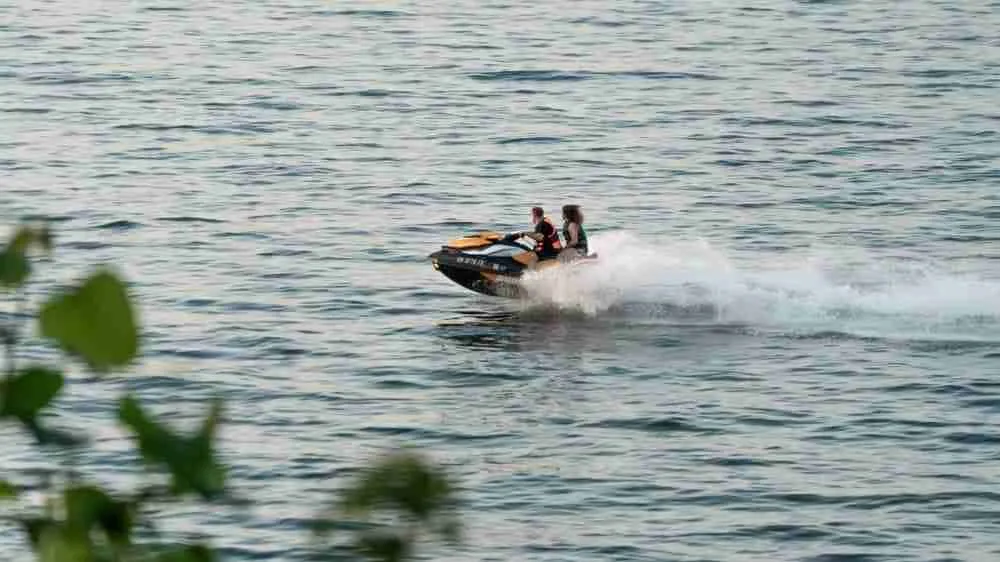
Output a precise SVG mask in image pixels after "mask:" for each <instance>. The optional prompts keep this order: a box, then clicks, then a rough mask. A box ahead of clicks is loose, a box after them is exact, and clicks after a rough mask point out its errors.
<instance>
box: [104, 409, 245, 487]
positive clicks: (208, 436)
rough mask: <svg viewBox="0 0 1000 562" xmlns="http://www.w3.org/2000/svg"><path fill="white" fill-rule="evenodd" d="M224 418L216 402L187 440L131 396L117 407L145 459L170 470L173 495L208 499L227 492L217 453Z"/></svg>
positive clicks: (224, 474)
mask: <svg viewBox="0 0 1000 562" xmlns="http://www.w3.org/2000/svg"><path fill="white" fill-rule="evenodd" d="M221 415H222V403H221V401H219V400H215V401H214V402H213V404H212V408H211V410H210V411H209V414H208V416H207V418H206V419H205V422H204V423H203V424H202V427H201V429H200V430H199V431H198V432H197V433H196V434H195V435H194V436H193V437H185V436H181V435H176V434H175V433H174V432H173V431H171V430H170V429H169V428H168V427H166V426H165V425H163V424H160V423H159V422H157V421H156V420H154V419H153V418H152V417H151V416H150V415H149V414H147V413H146V411H145V410H144V409H143V408H142V406H141V405H140V404H139V402H138V401H137V400H136V399H135V398H134V397H132V396H125V397H124V398H122V400H121V402H120V403H119V406H118V419H119V420H121V422H122V423H123V424H125V425H126V426H127V427H129V428H130V429H131V430H132V431H133V432H134V433H135V435H136V438H137V440H138V442H139V451H140V452H141V453H142V457H143V459H145V460H146V461H147V462H149V463H151V464H158V465H161V466H163V467H164V468H166V469H167V470H169V471H170V474H171V476H172V489H173V492H174V493H175V494H176V495H178V496H182V495H185V494H187V493H192V492H193V493H196V494H198V495H200V496H201V497H202V498H204V499H207V500H212V499H218V498H220V497H221V496H222V495H223V494H224V493H225V479H226V473H225V469H224V468H223V467H222V466H221V465H220V464H219V463H218V462H217V460H216V458H215V451H214V447H215V433H216V429H217V427H218V424H219V419H220V418H221Z"/></svg>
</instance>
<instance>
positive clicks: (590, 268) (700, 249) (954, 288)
mask: <svg viewBox="0 0 1000 562" xmlns="http://www.w3.org/2000/svg"><path fill="white" fill-rule="evenodd" d="M592 246H593V251H596V252H597V253H598V254H599V256H600V259H599V260H598V261H596V262H594V263H588V264H585V265H583V264H581V265H579V266H576V267H573V268H558V269H553V270H547V271H543V272H540V273H534V274H529V275H528V276H526V277H525V279H524V280H523V284H524V287H525V288H526V289H527V293H528V296H527V297H526V298H525V299H524V300H523V301H522V305H523V306H525V307H527V308H534V307H540V306H541V307H545V306H555V307H558V308H560V309H564V310H575V311H581V312H584V313H586V314H590V315H597V314H601V313H603V312H606V311H608V310H610V309H618V308H621V307H627V309H628V310H629V311H630V313H655V314H663V313H664V311H666V313H667V314H671V315H675V316H676V315H683V316H684V317H686V318H691V316H692V313H694V317H695V318H698V319H700V320H703V321H704V320H709V321H713V322H736V323H747V324H750V325H754V326H758V327H761V328H772V329H788V330H794V331H804V332H811V331H839V332H844V333H848V334H853V335H860V336H875V337H888V338H896V337H899V338H930V339H955V338H957V339H962V340H975V341H1000V281H997V280H992V279H989V278H986V277H984V276H982V275H976V274H971V273H964V272H957V271H951V270H949V269H948V268H947V267H946V266H945V265H944V264H939V263H931V262H927V261H920V262H918V261H914V260H903V259H895V260H893V259H886V258H880V257H878V256H871V255H869V254H867V253H866V252H865V251H863V250H861V249H858V248H812V249H810V250H808V251H807V252H795V253H788V254H780V255H776V254H770V255H768V254H762V255H761V256H759V257H758V259H757V260H756V261H754V260H752V259H747V258H743V259H738V258H737V257H735V256H734V255H733V254H732V253H730V252H727V251H726V250H725V249H722V248H718V247H714V246H712V245H710V244H708V243H706V242H704V241H697V240H696V241H667V242H661V243H656V244H653V243H650V242H649V241H646V240H642V239H640V238H638V237H637V236H635V235H634V234H632V233H629V232H612V233H607V234H603V235H597V236H594V237H593V242H592ZM639 311H641V312H639Z"/></svg>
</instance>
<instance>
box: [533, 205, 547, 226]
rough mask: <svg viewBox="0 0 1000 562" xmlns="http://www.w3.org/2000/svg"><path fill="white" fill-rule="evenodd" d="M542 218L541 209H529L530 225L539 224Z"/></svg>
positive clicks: (543, 214) (542, 211)
mask: <svg viewBox="0 0 1000 562" xmlns="http://www.w3.org/2000/svg"><path fill="white" fill-rule="evenodd" d="M543 218H545V209H542V208H541V207H532V208H531V223H532V224H538V223H539V222H541V220H542V219H543Z"/></svg>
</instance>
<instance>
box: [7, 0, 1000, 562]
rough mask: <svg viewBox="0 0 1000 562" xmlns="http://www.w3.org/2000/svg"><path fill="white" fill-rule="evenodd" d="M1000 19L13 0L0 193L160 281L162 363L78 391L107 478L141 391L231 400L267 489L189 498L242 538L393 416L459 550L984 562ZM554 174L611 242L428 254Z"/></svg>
mask: <svg viewBox="0 0 1000 562" xmlns="http://www.w3.org/2000/svg"><path fill="white" fill-rule="evenodd" d="M998 30H1000V4H998V3H997V2H989V1H975V2H972V1H970V2H959V1H957V0H943V1H924V0H915V1H911V2H850V1H843V2H838V1H827V2H820V1H814V2H806V1H803V2H777V1H764V2H756V3H743V4H741V3H738V2H723V1H705V2H694V1H680V2H666V1H664V2H651V1H625V2H596V1H566V0H559V1H553V2H525V1H511V2H505V3H504V2H468V1H462V2H419V3H417V2H412V3H411V2H374V1H373V2H337V1H332V2H319V1H307V0H306V1H301V2H290V1H287V0H284V1H278V0H264V1H249V0H241V1H233V2H195V3H189V2H172V1H169V0H168V1H157V2H69V1H66V0H54V1H40V0H39V1H27V0H24V1H15V2H13V3H11V2H7V3H0V219H2V220H3V222H5V223H7V224H10V223H12V222H14V221H15V220H17V219H19V218H21V217H23V216H26V215H50V216H54V217H55V218H56V219H57V220H58V223H57V227H58V236H59V250H58V253H57V256H56V258H57V259H55V260H54V261H53V263H51V264H46V265H44V266H43V270H44V273H43V275H42V277H43V281H46V282H52V281H58V280H65V279H70V278H73V277H75V276H77V275H80V274H81V273H82V271H83V270H84V268H85V267H86V266H87V265H88V264H93V263H99V262H103V261H106V260H110V261H114V262H115V263H118V264H120V266H121V267H122V269H123V270H124V271H125V272H126V274H127V275H128V277H129V278H130V279H131V280H133V281H134V282H135V290H136V293H137V295H138V296H139V298H140V299H141V302H142V314H143V320H144V325H145V330H146V339H145V356H144V360H143V362H142V364H141V365H139V366H138V368H137V369H136V371H137V372H136V374H135V375H133V376H132V377H131V378H129V379H128V380H127V383H124V382H121V381H110V382H99V383H94V382H88V381H85V380H83V379H80V380H79V381H78V382H77V383H75V384H74V385H73V386H72V392H71V393H69V395H67V396H66V398H65V399H64V400H63V401H62V402H61V404H60V412H61V415H62V416H65V417H67V419H71V420H73V421H72V423H74V424H79V425H81V426H84V427H88V428H90V430H91V431H92V433H93V434H94V435H95V436H96V438H97V442H96V445H95V450H94V451H93V452H92V453H90V454H88V455H87V456H86V458H85V462H86V465H87V466H89V467H90V468H91V470H92V472H93V473H95V474H96V475H98V478H99V479H101V480H102V481H104V482H106V483H108V484H110V485H112V486H126V485H128V484H129V483H130V482H132V481H133V480H132V479H133V478H134V476H135V469H134V468H132V467H134V466H136V465H134V464H132V463H131V462H128V461H130V460H132V459H131V457H129V456H128V455H129V442H128V441H127V439H125V437H124V436H123V435H122V434H121V433H119V432H118V430H116V429H113V424H112V422H111V420H112V418H113V411H114V410H113V408H114V398H115V397H116V396H117V394H118V392H119V391H120V390H121V388H122V387H123V386H124V385H126V384H127V385H128V386H130V387H132V388H134V389H136V391H137V392H139V393H140V394H141V395H142V397H143V398H144V399H145V400H147V401H149V402H150V404H151V405H152V406H153V407H155V408H156V409H157V411H159V412H161V413H163V414H164V415H167V416H168V417H169V418H170V419H173V420H176V421H177V423H185V421H186V422H188V423H189V422H191V421H193V418H194V417H195V416H197V415H200V413H201V412H202V411H203V409H204V407H205V403H206V400H207V398H208V397H209V396H211V395H212V394H216V393H220V394H222V395H223V396H225V397H226V398H227V399H228V407H229V410H228V418H229V421H228V424H227V426H226V429H225V432H224V445H225V451H226V456H227V460H229V461H230V463H231V465H232V474H233V478H234V484H235V486H236V487H237V489H239V490H240V491H242V492H244V493H245V494H246V495H250V496H252V497H254V498H255V499H256V501H257V504H256V505H255V507H253V508H252V509H251V510H250V511H249V512H241V511H234V510H227V509H221V510H219V511H218V512H211V511H207V510H204V509H200V508H190V509H189V508H177V509H176V510H174V511H171V512H170V515H171V518H170V520H169V522H168V524H167V528H168V529H170V530H173V531H174V532H177V533H181V534H182V535H183V536H188V535H190V536H192V537H198V536H202V535H207V536H208V537H210V538H212V540H213V541H214V542H215V543H216V544H218V545H220V546H222V547H224V549H225V551H226V553H227V554H228V555H229V558H230V559H232V560H297V559H301V555H302V554H303V553H304V552H305V551H304V549H305V547H306V546H307V543H306V540H305V539H306V537H307V533H306V530H305V528H306V520H307V519H308V518H309V517H310V516H312V515H313V514H314V513H315V512H316V511H317V510H318V509H319V508H320V504H321V502H322V500H323V498H324V497H325V495H324V494H325V493H326V491H327V490H330V489H332V488H335V487H336V486H338V485H339V484H340V483H341V482H343V475H344V474H345V472H347V471H349V470H350V469H351V468H352V467H356V466H358V465H359V464H361V463H362V462H364V460H365V459H366V458H367V457H368V456H369V455H370V454H371V453H373V452H375V451H377V450H379V449H380V448H383V447H386V446H390V445H394V444H398V443H413V444H417V445H421V446H424V447H426V448H428V449H429V450H431V451H433V454H434V455H435V457H436V458H437V459H438V460H439V461H441V462H442V463H445V464H447V465H448V466H449V468H450V469H451V470H452V471H453V472H454V473H455V474H456V475H457V476H458V477H459V478H460V480H461V482H462V485H463V497H464V498H465V500H466V502H467V507H466V512H467V514H468V525H469V527H468V534H467V537H466V539H467V540H466V544H465V546H463V547H461V548H460V549H457V550H456V549H442V550H435V549H431V550H429V551H428V552H429V553H432V554H434V556H435V557H436V558H438V559H449V560H537V561H542V560H545V561H555V560H567V561H591V560H593V561H606V560H628V561H632V560H636V561H639V560H650V561H652V560H656V561H659V560H679V561H695V560H699V561H701V560H718V561H743V560H810V561H816V562H818V561H824V562H832V561H848V560H851V561H868V560H977V561H978V560H995V559H998V558H1000V539H998V537H1000V482H998V480H1000V468H998V467H1000V452H998V451H1000V379H998V378H997V376H998V372H1000V371H998V365H1000V221H998V219H1000V171H998V170H1000V167H998V158H1000V139H998V126H1000V112H998V107H1000V105H998V99H1000V98H998V95H997V88H998V87H1000V41H998V35H997V32H998ZM568 201H574V202H578V203H580V204H581V205H583V208H584V210H585V213H586V217H587V226H588V230H589V232H590V234H591V237H592V244H593V245H594V246H595V247H596V250H597V251H598V253H599V254H600V255H601V256H602V261H601V263H600V264H598V265H597V266H595V267H593V268H591V269H588V270H587V271H586V272H583V273H581V274H580V275H578V276H574V277H559V278H537V279H532V280H530V281H529V284H530V286H531V288H532V296H531V297H530V298H527V299H525V300H524V301H520V302H505V301H497V300H491V299H487V298H485V297H478V296H476V295H474V294H472V293H469V292H466V291H464V290H463V289H461V288H460V287H458V286H457V285H454V284H451V283H450V282H449V281H447V280H446V279H445V278H444V277H441V276H440V275H438V274H437V273H436V272H435V271H434V270H433V269H432V268H431V267H430V264H429V263H428V262H427V260H426V255H427V254H428V253H429V252H431V251H433V250H435V249H436V248H437V247H438V245H439V244H440V243H441V242H443V241H444V240H446V239H448V238H452V237H455V236H458V235H461V234H464V233H466V232H468V231H470V230H477V229H501V230H503V229H514V228H524V227H526V226H527V215H528V208H529V207H530V206H532V205H535V204H542V205H545V206H546V207H548V208H549V209H550V210H551V211H552V212H553V214H554V215H557V214H558V213H557V210H558V207H559V206H560V205H562V204H563V203H565V202H568ZM556 218H558V217H557V216H556ZM40 353H44V352H43V350H41V349H39V348H32V349H28V350H25V356H31V355H36V356H37V355H38V354H40ZM67 423H68V422H67ZM0 439H2V441H3V442H4V453H3V456H2V457H0V471H2V472H3V473H17V472H18V471H21V470H24V469H30V468H38V467H42V466H45V464H46V462H47V460H46V458H45V457H42V456H39V455H38V454H37V453H34V452H32V451H31V449H29V448H28V447H27V443H26V442H25V440H24V439H23V437H21V436H20V435H19V434H17V433H15V432H13V431H12V430H10V429H4V430H2V433H0ZM19 544H20V538H19V536H18V535H16V534H15V533H13V532H8V531H4V532H2V533H0V548H2V550H3V552H5V553H16V552H22V551H18V550H17V548H20V547H19V546H18V547H16V548H15V547H14V545H19ZM10 556H14V554H10Z"/></svg>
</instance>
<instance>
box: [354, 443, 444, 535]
mask: <svg viewBox="0 0 1000 562" xmlns="http://www.w3.org/2000/svg"><path fill="white" fill-rule="evenodd" d="M451 496H452V489H451V485H450V484H449V482H448V479H447V477H446V476H445V475H444V474H443V473H442V472H441V471H440V470H438V469H435V468H434V467H432V466H431V465H430V464H429V463H427V462H425V461H424V459H423V458H422V457H420V456H419V455H416V454H414V453H407V452H397V453H394V454H392V455H389V456H388V457H386V458H385V459H382V460H381V461H379V462H378V463H377V464H376V465H375V466H374V467H372V468H370V469H368V470H367V471H366V472H365V473H364V474H362V475H361V477H360V479H359V480H358V481H357V482H356V483H355V485H354V486H353V487H352V488H350V489H348V491H347V492H346V494H345V496H344V508H345V509H346V511H347V512H348V513H354V514H367V513H370V512H371V511H373V510H375V509H378V508H380V507H393V508H397V509H400V510H401V511H403V512H404V513H407V514H409V515H412V516H414V517H415V518H417V519H418V520H420V521H427V520H428V519H429V518H430V517H431V516H432V515H433V513H434V512H435V511H438V510H442V509H445V508H448V507H450V505H451V503H452V497H451Z"/></svg>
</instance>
